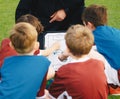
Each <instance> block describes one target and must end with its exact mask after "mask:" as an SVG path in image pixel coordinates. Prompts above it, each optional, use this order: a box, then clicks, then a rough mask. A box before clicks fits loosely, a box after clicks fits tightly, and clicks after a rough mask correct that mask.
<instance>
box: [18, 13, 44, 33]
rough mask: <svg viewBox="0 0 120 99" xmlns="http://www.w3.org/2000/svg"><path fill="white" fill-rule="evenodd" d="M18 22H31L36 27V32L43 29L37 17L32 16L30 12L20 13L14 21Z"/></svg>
mask: <svg viewBox="0 0 120 99" xmlns="http://www.w3.org/2000/svg"><path fill="white" fill-rule="evenodd" d="M19 22H27V23H30V24H32V25H33V26H34V27H35V28H36V30H37V32H38V34H39V33H41V32H42V31H43V26H42V24H41V23H40V21H39V20H38V18H36V17H35V16H33V15H31V14H26V15H22V16H21V17H20V18H19V19H17V21H16V23H19Z"/></svg>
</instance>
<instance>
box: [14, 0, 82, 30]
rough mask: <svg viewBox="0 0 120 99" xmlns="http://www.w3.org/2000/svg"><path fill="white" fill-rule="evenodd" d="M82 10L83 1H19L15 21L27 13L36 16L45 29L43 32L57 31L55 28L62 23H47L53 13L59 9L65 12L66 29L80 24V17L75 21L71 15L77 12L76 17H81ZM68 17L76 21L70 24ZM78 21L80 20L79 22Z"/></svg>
mask: <svg viewBox="0 0 120 99" xmlns="http://www.w3.org/2000/svg"><path fill="white" fill-rule="evenodd" d="M83 8H84V0H20V2H19V4H18V6H17V9H16V16H15V20H17V19H18V18H19V17H20V16H21V15H24V14H28V13H29V14H32V15H34V16H36V17H37V18H38V19H39V20H40V21H41V23H42V24H43V26H44V27H45V30H50V29H51V28H54V29H56V30H57V27H60V26H61V24H63V23H64V22H53V23H49V20H50V16H51V15H52V14H53V13H54V12H55V11H57V10H59V9H64V10H65V12H66V14H67V18H66V19H65V20H67V21H66V23H67V24H66V23H65V24H66V28H68V24H69V25H70V24H72V23H76V22H78V23H80V22H81V20H80V17H79V19H77V17H76V18H74V17H75V16H73V15H75V13H74V12H77V10H78V12H77V13H76V14H77V15H78V16H79V15H80V16H81V13H82V11H83ZM78 13H80V14H78ZM70 17H72V20H73V19H74V20H77V21H76V22H72V21H71V18H70ZM78 20H80V22H79V21H78ZM68 21H71V22H68ZM62 27H63V25H62ZM63 30H64V29H63Z"/></svg>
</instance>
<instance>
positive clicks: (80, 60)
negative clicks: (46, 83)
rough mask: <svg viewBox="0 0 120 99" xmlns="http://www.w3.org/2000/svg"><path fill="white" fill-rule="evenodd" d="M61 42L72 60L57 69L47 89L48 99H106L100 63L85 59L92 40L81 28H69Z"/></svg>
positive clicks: (89, 34)
mask: <svg viewBox="0 0 120 99" xmlns="http://www.w3.org/2000/svg"><path fill="white" fill-rule="evenodd" d="M65 41H66V46H67V53H69V56H70V57H72V59H73V60H72V61H71V62H70V63H68V64H66V65H63V66H61V67H60V68H59V69H58V71H57V72H56V76H55V78H54V81H53V83H52V85H51V86H50V88H49V97H50V98H52V99H56V98H57V99H64V97H67V99H68V98H70V99H107V96H108V86H107V79H106V76H105V73H104V68H105V67H104V64H103V62H102V61H99V60H96V59H92V58H89V57H88V53H89V52H90V50H91V48H92V46H93V43H94V37H93V35H92V32H91V31H90V30H89V29H88V28H87V27H84V26H81V25H74V26H71V27H70V28H69V29H68V31H67V33H66V35H65Z"/></svg>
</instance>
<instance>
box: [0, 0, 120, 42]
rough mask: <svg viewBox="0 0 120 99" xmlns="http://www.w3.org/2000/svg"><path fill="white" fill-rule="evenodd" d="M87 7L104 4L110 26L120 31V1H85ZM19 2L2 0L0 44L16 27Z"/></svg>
mask: <svg viewBox="0 0 120 99" xmlns="http://www.w3.org/2000/svg"><path fill="white" fill-rule="evenodd" d="M85 1H86V6H88V5H90V4H102V5H105V6H106V7H107V8H108V20H109V21H108V25H110V26H113V27H116V28H118V29H120V25H119V23H120V11H119V10H120V6H119V4H120V0H85ZM18 2H19V0H0V42H1V40H2V39H3V38H6V37H8V36H9V31H10V29H11V28H12V26H13V25H14V20H15V9H16V7H17V4H18Z"/></svg>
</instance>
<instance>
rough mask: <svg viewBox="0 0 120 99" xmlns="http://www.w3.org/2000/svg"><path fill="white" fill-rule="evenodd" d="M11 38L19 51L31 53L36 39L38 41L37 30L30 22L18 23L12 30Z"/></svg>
mask: <svg viewBox="0 0 120 99" xmlns="http://www.w3.org/2000/svg"><path fill="white" fill-rule="evenodd" d="M10 40H11V43H12V45H13V46H14V49H15V50H16V51H17V52H18V53H20V54H24V53H29V52H31V51H32V50H33V48H34V44H35V41H37V31H36V29H35V27H33V26H32V25H31V24H29V23H26V22H20V23H17V24H16V25H15V26H14V27H13V29H12V30H11V32H10Z"/></svg>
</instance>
